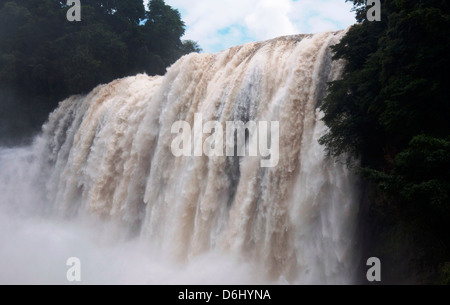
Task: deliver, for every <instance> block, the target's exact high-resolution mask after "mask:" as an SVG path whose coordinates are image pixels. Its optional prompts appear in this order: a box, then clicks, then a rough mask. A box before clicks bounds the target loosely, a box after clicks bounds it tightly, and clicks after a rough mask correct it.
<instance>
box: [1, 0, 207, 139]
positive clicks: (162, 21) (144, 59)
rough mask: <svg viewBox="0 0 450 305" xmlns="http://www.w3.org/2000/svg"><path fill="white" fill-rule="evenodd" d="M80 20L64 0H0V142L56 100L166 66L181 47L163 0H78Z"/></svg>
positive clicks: (26, 132) (191, 45) (23, 131)
mask: <svg viewBox="0 0 450 305" xmlns="http://www.w3.org/2000/svg"><path fill="white" fill-rule="evenodd" d="M81 5H82V7H81V22H76V21H75V22H69V21H68V20H67V18H66V15H67V11H68V10H69V9H70V7H69V6H67V5H66V1H56V0H21V1H8V0H0V143H3V144H17V142H18V141H19V140H20V139H23V138H24V137H30V136H31V135H32V134H33V132H37V131H39V128H40V126H41V125H42V123H43V122H44V121H45V119H46V118H47V117H48V113H49V112H50V111H52V110H53V109H54V108H55V107H56V106H57V104H58V102H59V101H60V100H62V99H64V98H66V97H68V96H69V95H73V94H82V93H86V92H88V91H90V90H91V89H93V88H94V87H95V86H97V85H98V84H101V83H107V82H110V81H112V80H114V79H116V78H119V77H124V76H129V75H134V74H137V73H141V72H145V73H147V74H149V75H154V74H164V73H165V70H166V67H168V66H170V65H171V64H172V63H174V62H175V61H176V60H177V59H178V58H180V57H181V56H182V55H184V54H187V53H190V52H198V51H200V48H199V46H198V44H197V43H196V42H193V41H182V40H181V37H182V36H183V35H184V32H185V25H184V22H183V21H182V20H181V17H180V13H179V12H178V11H177V10H176V9H173V8H172V7H170V6H168V5H166V4H165V3H164V1H163V0H152V1H150V2H149V5H148V8H147V9H145V7H144V4H143V1H142V0H120V1H119V0H83V1H81Z"/></svg>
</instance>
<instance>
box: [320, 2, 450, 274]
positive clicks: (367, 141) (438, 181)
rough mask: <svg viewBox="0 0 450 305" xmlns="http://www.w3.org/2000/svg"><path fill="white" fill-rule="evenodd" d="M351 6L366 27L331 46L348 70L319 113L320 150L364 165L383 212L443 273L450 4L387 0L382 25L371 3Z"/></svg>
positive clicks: (449, 189)
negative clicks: (323, 128)
mask: <svg viewBox="0 0 450 305" xmlns="http://www.w3.org/2000/svg"><path fill="white" fill-rule="evenodd" d="M353 3H354V4H355V11H356V12H357V19H358V21H359V22H360V23H359V24H357V25H354V26H353V27H352V28H351V29H350V30H349V31H348V33H347V35H346V36H345V37H344V39H343V40H342V41H341V42H340V44H338V45H337V46H335V47H334V51H335V59H344V60H345V61H346V63H347V65H346V67H345V71H344V75H343V78H342V79H341V80H339V81H336V82H333V83H332V84H331V86H330V89H329V94H328V96H327V98H326V100H325V102H324V104H323V106H322V110H323V111H324V112H325V122H326V124H327V125H328V126H329V132H328V134H326V135H325V136H324V137H323V138H321V140H320V142H321V143H322V144H325V145H326V147H327V149H328V152H329V153H330V155H333V156H341V155H343V154H346V155H347V156H350V158H353V159H359V160H360V162H361V164H362V169H361V173H362V174H363V175H364V176H365V177H367V178H369V180H370V181H373V182H375V183H376V185H378V187H379V190H380V191H381V192H380V193H379V197H383V198H384V199H383V200H381V202H382V203H383V204H380V203H378V208H379V209H380V210H381V212H382V213H384V214H389V215H390V216H389V217H390V218H391V220H393V221H394V222H397V223H400V222H401V223H404V224H407V226H408V227H409V230H410V231H411V232H413V234H414V236H416V237H417V238H418V239H421V241H419V242H418V243H419V244H420V243H422V245H425V244H426V249H427V250H425V252H427V253H426V255H428V257H432V258H430V260H431V261H430V260H429V261H428V263H429V265H432V267H437V266H438V265H439V264H442V263H444V262H448V261H450V240H449V238H448V236H450V124H449V114H450V109H449V105H450V93H449V92H450V91H449V89H448V86H449V84H450V83H449V81H448V80H449V77H448V75H447V74H448V70H449V69H450V56H449V54H450V4H449V2H448V1H439V0H418V1H404V0H390V1H381V3H382V21H381V22H369V21H367V20H365V16H366V11H367V8H366V7H365V1H360V0H358V1H353ZM430 236H431V238H430ZM425 240H426V241H425ZM431 249H432V250H431ZM436 249H438V250H436ZM431 252H433V253H431ZM446 266H448V265H446Z"/></svg>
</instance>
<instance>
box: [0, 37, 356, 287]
mask: <svg viewBox="0 0 450 305" xmlns="http://www.w3.org/2000/svg"><path fill="white" fill-rule="evenodd" d="M343 35H344V32H331V33H322V34H317V35H297V36H289V37H281V38H277V39H273V40H269V41H266V42H261V43H251V44H246V45H243V46H240V47H235V48H231V49H229V50H225V51H222V52H220V53H218V54H200V55H199V54H191V55H188V56H185V57H183V58H182V59H180V60H179V61H178V62H177V63H175V64H174V65H173V66H172V67H171V68H170V69H169V70H168V72H167V74H166V75H165V76H164V77H149V76H146V75H137V76H135V77H128V78H124V79H119V80H116V81H114V82H112V83H110V84H107V85H102V86H99V87H97V88H96V89H94V90H93V91H92V92H91V93H90V94H88V95H87V96H76V97H71V98H69V99H67V100H65V101H63V102H61V104H60V106H59V108H58V109H56V110H55V111H54V112H53V113H52V114H51V115H50V118H49V121H48V122H47V123H46V124H45V125H44V127H43V132H42V135H41V136H39V137H38V138H37V139H36V140H35V143H34V144H33V146H31V147H28V148H20V149H8V150H6V149H2V150H1V151H0V190H1V191H2V192H1V195H0V196H1V197H0V198H1V205H2V208H1V211H2V213H1V215H2V218H4V219H5V221H4V222H2V223H3V224H2V227H3V228H2V231H3V232H10V233H8V234H5V233H3V234H2V235H1V240H0V242H2V243H3V244H4V245H6V246H5V247H4V248H3V250H2V252H0V261H3V263H0V264H3V265H0V268H3V269H4V270H9V273H8V272H6V273H5V272H4V273H3V275H2V276H0V278H1V281H3V282H8V280H10V281H13V282H14V281H16V282H29V281H30V282H33V279H30V278H26V277H27V276H28V275H29V273H33V274H36V273H38V272H40V270H41V269H44V267H37V266H36V264H37V265H39V264H41V265H42V264H46V266H47V267H48V265H51V263H52V262H51V261H47V260H46V259H45V257H46V254H45V253H47V252H52V254H51V255H50V257H52V259H49V260H53V261H59V260H61V261H62V260H65V259H67V257H68V256H67V255H69V256H77V255H78V256H82V257H81V259H82V260H83V259H84V260H85V261H86V260H87V261H88V262H90V263H88V264H91V265H90V266H91V267H92V268H93V269H92V270H91V271H90V272H91V273H92V274H91V276H92V277H91V278H90V281H91V282H113V283H129V282H132V283H136V282H138V283H141V282H142V283H155V284H157V283H205V284H206V283H264V282H267V283H286V282H288V283H293V284H298V283H300V284H304V283H307V284H309V283H336V284H346V283H352V282H353V280H354V273H355V259H356V257H355V253H356V251H355V220H356V215H357V211H358V206H357V192H356V191H355V179H354V178H353V177H352V175H351V174H350V173H349V172H348V171H347V170H346V169H345V166H343V165H341V164H338V163H335V162H333V161H332V160H327V159H326V158H325V153H324V148H323V147H321V146H320V145H319V144H318V139H319V138H320V136H321V135H323V134H324V132H325V131H326V128H325V126H324V123H323V122H322V121H321V112H320V111H319V110H318V106H319V105H320V101H321V100H322V98H323V97H324V95H325V91H326V86H327V82H329V81H332V80H335V79H337V78H338V77H339V75H340V74H341V72H342V71H341V70H342V66H343V65H342V63H340V62H334V61H332V60H331V57H332V54H331V50H330V48H329V47H330V45H333V44H335V43H337V42H338V41H339V39H340V38H341V37H342V36H343ZM195 114H202V116H203V119H204V120H205V121H218V122H220V123H221V124H223V125H225V123H226V122H228V121H243V122H248V121H256V122H258V121H278V122H279V124H280V125H279V130H280V134H279V157H280V159H279V162H278V164H277V166H275V167H272V168H264V167H261V166H260V159H261V157H249V156H247V157H246V156H244V157H237V156H236V157H231V156H229V157H227V156H223V157H220V156H214V157H207V156H201V157H197V156H192V157H175V156H174V154H173V153H172V151H171V144H172V141H173V139H174V134H173V133H172V132H171V127H172V125H173V124H174V123H175V122H176V121H180V120H183V121H186V122H188V123H190V124H191V125H194V117H195ZM24 210H26V211H28V212H23V211H24ZM30 211H32V212H30ZM12 214H14V215H15V216H14V217H16V218H17V219H21V221H20V222H19V221H12V220H11V217H10V216H5V215H12ZM18 215H19V216H18ZM30 215H34V216H33V217H31V216H30ZM36 215H39V216H36ZM36 217H37V218H36ZM92 217H96V218H95V221H94V222H95V224H93V223H92ZM69 219H70V220H69ZM74 219H78V220H80V219H91V220H90V221H87V222H88V223H89V224H86V222H81V223H78V222H77V223H76V224H74V223H73V221H74ZM103 221H105V222H108V223H109V225H108V226H105V227H103V229H102V228H98V223H99V222H103ZM27 222H29V223H33V225H29V226H30V227H27V225H25V223H27ZM49 223H54V224H55V225H54V226H53V227H52V225H51V224H49ZM75 227H76V228H77V229H75ZM87 227H89V230H97V231H102V232H103V234H106V235H107V236H109V237H110V239H111V238H113V239H114V238H119V236H120V242H117V244H122V245H124V248H120V247H119V246H118V245H114V246H113V244H114V243H111V241H110V242H104V243H102V242H99V238H98V237H96V238H94V237H92V235H93V234H91V233H88V232H86V231H84V230H88V229H87ZM92 227H95V228H92ZM113 227H114V229H113ZM105 228H106V229H105ZM29 231H33V232H34V233H33V234H36V236H37V239H38V240H40V241H35V239H34V237H35V236H34V235H33V234H32V235H29V234H28V235H27V232H28V233H29ZM89 232H91V231H89ZM118 232H120V233H125V234H119V233H118ZM55 234H56V237H55ZM58 234H59V235H58ZM48 235H52V236H53V237H51V238H50V237H48ZM32 237H33V238H32ZM18 240H19V241H18ZM20 240H21V241H22V242H20ZM67 240H70V246H69V245H67V244H65V241H67ZM97 242H99V243H100V244H99V245H96V243H97ZM17 243H19V245H22V246H21V247H22V248H20V249H11V247H15V246H14V245H16V244H17ZM130 243H133V245H131V244H130ZM87 244H88V245H87ZM8 246H9V248H8ZM40 246H42V249H41V250H39V251H41V252H42V251H43V253H44V254H40V258H38V259H36V260H35V261H34V262H35V265H34V266H28V267H27V268H29V269H31V270H33V271H30V272H28V273H27V271H26V270H25V271H21V272H19V273H21V275H20V276H17V268H16V269H15V270H12V269H14V267H9V268H8V266H10V264H11V262H8V263H5V260H8V259H9V260H10V261H14V260H15V259H16V258H17V257H18V256H19V257H20V256H23V255H25V254H24V253H25V252H28V251H27V249H34V248H33V247H40ZM144 246H145V247H144ZM46 247H50V248H52V251H50V250H46ZM54 248H62V249H59V250H55V249H54ZM131 248H132V249H133V250H131ZM83 249H84V250H83ZM95 249H97V250H95ZM125 249H126V250H125ZM39 251H37V252H39ZM46 251H47V252H46ZM55 251H56V253H54V252H55ZM58 251H59V252H58ZM70 251H72V252H70ZM106 252H107V253H108V254H105V253H106ZM71 253H73V254H71ZM138 253H139V254H138ZM28 255H32V254H28ZM105 257H107V258H105ZM148 257H151V259H150V261H151V263H149V260H148ZM108 258H109V262H111V264H110V265H109V267H105V268H107V269H108V268H109V269H108V270H110V271H111V268H112V267H111V266H112V265H113V266H114V267H113V268H112V269H113V271H111V273H112V274H113V275H111V274H109V275H108V276H106V275H105V276H104V277H102V276H98V275H94V274H93V273H94V272H95V271H94V270H97V271H98V269H95V268H94V265H95V266H96V267H97V268H98V264H97V263H94V262H96V261H105V260H106V261H108ZM124 260H125V261H126V260H133V261H134V262H135V264H131V263H126V262H124ZM158 260H159V261H158ZM23 261H25V259H22V260H20V259H19V260H18V263H17V264H22V263H23ZM43 262H45V263H43ZM117 262H120V263H119V266H118V263H117ZM137 262H139V263H137ZM55 264H56V263H55ZM62 264H64V262H63V263H62ZM105 264H106V263H105ZM13 266H14V264H13ZM120 266H121V268H120ZM64 267H65V266H64V265H63V266H62V268H63V269H64ZM40 268H41V269H40ZM50 268H51V267H50ZM84 268H85V269H87V270H89V269H88V268H87V267H84ZM208 268H209V269H210V271H207V269H208ZM123 269H126V271H124V270H123ZM45 270H47V269H45ZM101 270H103V271H102V272H103V273H104V272H106V271H104V269H101ZM138 270H146V271H145V273H144V274H142V272H143V271H138ZM175 270H177V271H175ZM180 270H184V271H180ZM230 270H234V271H230ZM239 270H240V271H239ZM14 272H16V273H14ZM58 272H59V271H54V274H53V275H54V276H52V275H50V276H49V277H47V278H45V276H46V275H45V272H43V273H44V274H41V275H40V276H41V277H44V278H45V279H46V280H47V281H48V282H58V281H60V280H61V279H62V280H61V281H63V280H64V275H65V273H64V272H63V273H62V276H59V275H56V274H57V273H58ZM102 272H100V274H103V273H102ZM183 272H184V273H183ZM233 272H234V273H233ZM87 273H88V274H89V271H87ZM181 273H183V275H180V274H181ZM5 274H6V275H5ZM47 275H48V271H47ZM34 279H35V280H36V281H38V279H39V276H38V277H35V278H34Z"/></svg>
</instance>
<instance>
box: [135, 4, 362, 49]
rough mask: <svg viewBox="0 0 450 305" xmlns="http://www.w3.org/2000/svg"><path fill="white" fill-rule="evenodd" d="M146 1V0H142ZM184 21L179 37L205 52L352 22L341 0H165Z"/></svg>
mask: <svg viewBox="0 0 450 305" xmlns="http://www.w3.org/2000/svg"><path fill="white" fill-rule="evenodd" d="M144 2H148V0H146V1H144ZM165 2H166V3H167V4H168V5H170V6H172V7H173V8H176V9H178V10H179V11H180V13H181V16H182V19H183V21H184V22H185V23H186V33H185V35H184V37H183V39H191V40H194V41H197V42H198V43H199V44H200V46H201V47H202V49H203V52H205V53H214V52H218V51H221V50H223V49H226V48H230V47H233V46H236V45H241V44H244V43H247V42H254V41H262V40H267V39H271V38H275V37H278V36H283V35H293V34H309V33H318V32H324V31H328V30H340V29H345V28H347V27H349V26H350V25H352V24H354V23H355V22H356V21H355V18H354V13H353V12H351V8H352V4H351V3H348V2H345V0H166V1H165Z"/></svg>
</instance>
